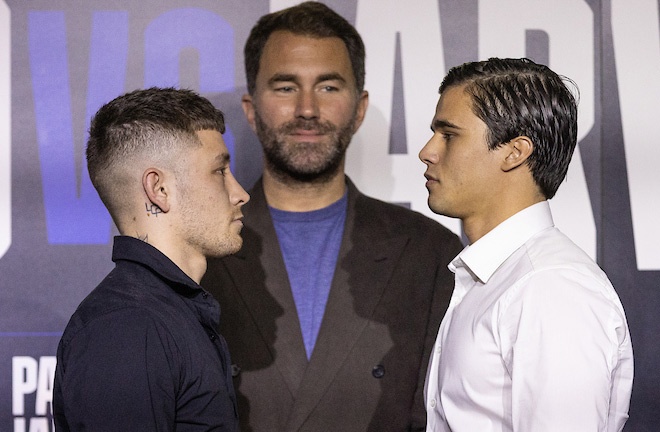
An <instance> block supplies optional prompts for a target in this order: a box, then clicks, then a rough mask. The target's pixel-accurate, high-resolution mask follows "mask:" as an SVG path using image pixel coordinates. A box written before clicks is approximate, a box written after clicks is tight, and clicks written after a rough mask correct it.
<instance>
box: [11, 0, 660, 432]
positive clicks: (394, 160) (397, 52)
mask: <svg viewBox="0 0 660 432" xmlns="http://www.w3.org/2000/svg"><path fill="white" fill-rule="evenodd" d="M294 3H296V2H295V1H294V2H292V1H290V0H271V1H270V2H269V1H267V0H249V1H247V0H215V1H212V0H206V1H204V0H186V1H183V0H169V1H162V0H142V1H140V2H131V1H118V0H96V1H79V0H57V1H53V0H30V1H25V0H0V295H1V298H0V300H1V303H0V431H16V432H27V431H29V432H36V431H52V430H53V426H52V415H51V399H52V380H53V373H54V370H55V357H54V356H55V353H56V347H57V343H58V341H59V337H60V335H61V332H62V330H63V328H64V326H65V325H66V322H67V320H68V318H69V316H70V315H71V313H72V312H73V311H74V309H75V308H76V306H77V305H78V303H79V302H80V301H81V300H82V299H83V298H84V297H85V295H87V293H89V291H90V290H91V289H92V288H93V287H94V286H95V285H96V284H97V283H98V282H99V281H100V280H101V279H102V278H103V276H104V275H105V274H106V273H107V272H108V271H109V270H110V269H111V268H112V263H111V261H110V252H111V242H112V236H113V235H114V234H116V229H115V227H114V226H113V224H112V221H111V219H110V217H109V215H108V213H107V212H106V210H105V209H104V207H103V205H102V204H101V202H100V201H99V199H98V196H97V195H96V193H95V191H94V189H93V188H92V186H91V183H90V181H89V178H88V175H87V171H86V167H85V160H84V146H85V140H86V130H87V127H88V123H89V119H90V116H91V115H92V114H93V113H94V112H95V111H96V110H97V109H98V108H99V106H100V105H101V104H103V103H104V102H106V101H108V100H110V99H112V98H114V97H115V96H118V95H119V94H121V93H124V92H126V91H130V90H133V89H136V88H141V87H147V86H154V85H158V86H178V87H185V88H191V89H194V90H197V91H199V92H200V93H202V94H203V95H204V96H206V97H208V98H209V99H211V101H212V102H213V103H214V104H215V105H216V106H218V107H219V108H221V109H222V110H223V111H224V112H225V113H226V117H227V122H228V129H227V132H226V134H225V141H226V142H227V144H228V147H229V149H230V152H231V153H232V164H233V169H234V172H235V173H236V176H237V177H238V179H239V181H241V183H242V184H243V185H244V186H245V187H249V186H251V185H252V184H253V183H254V181H255V180H256V179H257V178H258V176H259V174H260V171H261V156H260V145H259V143H258V142H257V140H256V138H255V136H254V135H253V133H252V132H251V130H250V129H249V127H248V126H247V123H246V122H245V120H244V118H243V114H242V111H241V108H240V96H241V95H242V94H243V93H244V92H245V77H244V72H243V52H242V49H243V44H244V42H245V39H246V38H247V35H248V32H249V30H250V28H251V27H252V25H253V24H254V23H255V22H256V20H257V19H258V18H259V17H260V16H261V15H263V14H265V13H267V12H269V11H271V10H277V9H281V8H283V7H286V6H289V5H292V4H294ZM327 4H328V5H330V6H331V7H333V8H335V9H336V10H337V11H338V12H339V13H341V14H342V15H344V16H345V17H346V18H347V19H348V20H349V21H351V22H352V23H354V24H355V25H356V26H357V28H358V30H359V31H360V32H361V34H362V36H363V38H364V40H365V43H366V47H367V64H366V68H367V80H366V88H367V89H368V90H369V92H370V102H371V104H370V107H369V110H368V113H367V117H366V120H365V122H364V124H363V126H362V128H361V130H360V131H359V133H358V134H357V136H356V137H355V138H354V140H353V142H352V144H351V147H350V149H349V154H348V163H347V170H348V173H349V175H350V176H351V177H352V179H353V180H354V181H355V182H356V183H357V185H358V187H359V188H361V189H362V191H363V192H366V193H368V194H371V195H373V196H376V197H379V198H381V199H383V200H387V201H391V202H396V203H400V204H401V205H406V206H409V207H411V208H412V209H414V210H417V211H420V212H422V213H425V214H428V215H432V214H431V213H430V212H429V210H428V209H427V206H426V196H427V193H426V190H425V188H424V179H423V176H422V174H423V171H424V167H423V165H422V163H421V162H419V160H418V158H417V153H418V152H419V150H420V148H421V147H422V145H423V144H424V143H425V142H426V140H427V139H428V138H429V137H430V131H429V124H430V121H431V118H432V116H433V113H434V109H435V103H436V101H437V97H438V95H437V89H438V86H439V84H440V81H441V79H442V77H443V76H444V74H445V73H446V71H447V70H448V68H449V67H451V66H454V65H458V64H460V63H463V62H466V61H473V60H479V59H485V58H488V57H491V56H498V57H523V56H527V57H530V58H532V59H534V60H536V61H538V62H542V63H546V64H548V65H549V66H550V67H551V68H552V69H554V70H556V71H557V72H559V73H561V74H564V75H566V76H569V77H571V78H572V79H573V80H574V81H576V83H577V84H578V86H579V89H580V111H579V114H580V120H579V139H580V142H579V149H578V151H576V153H575V156H574V158H573V162H572V165H571V166H570V170H569V174H568V179H567V180H566V182H565V184H564V185H562V187H561V188H560V191H559V193H558V195H557V197H556V198H554V199H553V200H552V202H551V205H552V208H553V211H554V212H555V218H556V222H557V224H558V225H559V227H560V228H561V229H562V230H564V231H565V232H566V233H567V234H568V235H569V236H570V237H572V238H573V239H574V240H575V241H576V242H577V243H578V244H580V245H581V246H582V247H583V248H584V249H585V250H586V251H587V252H588V253H590V254H591V255H592V256H593V257H594V258H595V259H596V260H597V261H598V263H599V264H600V265H601V267H603V268H604V269H605V271H606V272H607V273H608V274H609V276H610V278H611V279H612V282H613V283H614V285H615V287H616V288H617V290H618V292H619V295H620V297H621V300H622V302H623V305H624V307H625V309H626V312H627V315H628V320H629V325H630V330H631V333H632V338H633V346H634V350H635V356H636V365H635V366H636V371H635V372H636V373H635V384H634V390H633V399H632V406H631V410H630V416H631V418H630V420H629V422H628V425H627V427H626V430H627V431H656V430H658V427H660V426H658V425H660V410H658V409H657V407H658V405H659V404H660V376H659V375H660V374H659V371H658V361H656V359H657V358H658V357H659V355H660V340H659V339H660V336H659V335H660V328H659V327H660V325H659V323H660V313H659V312H658V311H659V310H660V286H659V285H660V223H658V222H657V220H658V218H659V216H660V168H659V167H660V145H658V144H659V142H658V141H659V140H660V105H659V104H658V101H660V16H659V12H658V1H657V0H603V1H597V0H593V1H588V0H584V1H582V0H552V1H550V0H547V1H539V0H481V1H479V0H463V1H460V2H458V1H453V0H407V1H405V2H404V1H400V0H328V1H327ZM438 220H439V221H441V222H442V223H445V224H446V225H447V226H449V227H450V228H451V229H453V230H454V231H455V232H457V233H460V225H459V224H458V222H457V221H455V220H450V219H445V218H438ZM576 391H579V389H576Z"/></svg>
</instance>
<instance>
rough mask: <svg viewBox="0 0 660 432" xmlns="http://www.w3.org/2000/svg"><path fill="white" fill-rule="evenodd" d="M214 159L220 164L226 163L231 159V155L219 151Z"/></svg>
mask: <svg viewBox="0 0 660 432" xmlns="http://www.w3.org/2000/svg"><path fill="white" fill-rule="evenodd" d="M215 160H217V161H218V162H219V163H220V164H228V163H229V162H230V160H231V156H230V155H229V153H225V152H223V153H221V154H219V155H217V156H216V157H215Z"/></svg>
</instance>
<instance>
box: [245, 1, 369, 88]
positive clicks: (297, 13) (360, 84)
mask: <svg viewBox="0 0 660 432" xmlns="http://www.w3.org/2000/svg"><path fill="white" fill-rule="evenodd" d="M280 30H281V31H289V32H291V33H294V34H296V35H302V36H309V37H314V38H326V37H337V38H340V39H341V40H342V41H343V42H344V45H346V49H347V50H348V56H349V58H350V60H351V66H352V68H353V75H354V77H355V86H356V88H357V91H358V92H359V93H361V92H362V90H364V75H365V72H364V58H365V50H364V42H363V41H362V38H361V37H360V34H359V33H358V32H357V30H356V29H355V27H353V26H352V25H351V23H349V22H348V21H346V19H344V18H343V17H342V16H341V15H339V14H338V13H336V12H335V11H333V10H332V9H330V8H329V7H328V6H326V5H324V4H323V3H318V2H314V1H307V2H304V3H300V4H299V5H296V6H293V7H290V8H288V9H283V10H281V11H277V12H273V13H270V14H267V15H264V16H262V17H261V18H260V19H259V21H257V24H256V25H255V26H254V27H253V28H252V30H251V31H250V35H249V36H248V39H247V42H246V43H245V50H244V56H245V75H246V78H247V87H248V92H249V93H250V94H252V95H253V94H254V91H255V88H256V81H257V74H258V73H259V64H260V62H261V56H262V54H263V50H264V46H265V45H266V42H267V41H268V38H269V37H270V35H271V34H272V33H273V32H275V31H280Z"/></svg>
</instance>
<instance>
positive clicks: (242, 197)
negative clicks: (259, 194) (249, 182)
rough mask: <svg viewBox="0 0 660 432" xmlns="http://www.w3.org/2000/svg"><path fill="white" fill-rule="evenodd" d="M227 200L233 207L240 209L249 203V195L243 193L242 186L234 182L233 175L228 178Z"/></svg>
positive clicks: (236, 181)
mask: <svg viewBox="0 0 660 432" xmlns="http://www.w3.org/2000/svg"><path fill="white" fill-rule="evenodd" d="M228 180H229V199H230V201H231V203H232V204H233V205H235V206H238V207H242V206H243V205H244V204H245V203H247V202H248V201H250V195H249V194H248V193H247V192H245V189H243V186H241V184H240V183H239V182H238V180H236V178H235V177H234V175H233V174H232V175H230V176H229V179H228Z"/></svg>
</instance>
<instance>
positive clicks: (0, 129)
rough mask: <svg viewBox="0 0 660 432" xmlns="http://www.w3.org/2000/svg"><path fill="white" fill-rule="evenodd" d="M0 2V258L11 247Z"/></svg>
mask: <svg viewBox="0 0 660 432" xmlns="http://www.w3.org/2000/svg"><path fill="white" fill-rule="evenodd" d="M10 18H11V17H10V11H9V6H7V3H6V2H5V0H0V258H2V257H3V256H4V254H5V253H6V252H7V249H9V246H10V245H11V81H10V77H11V55H10V50H11V19H10Z"/></svg>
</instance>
